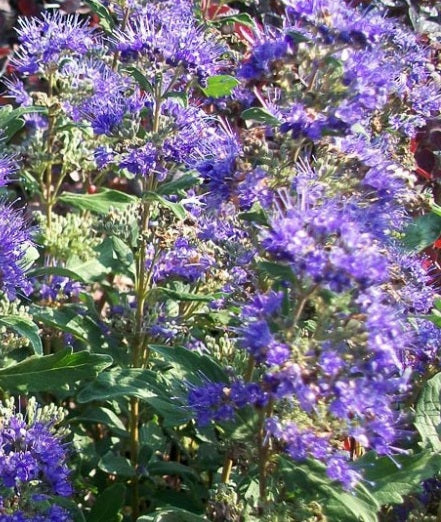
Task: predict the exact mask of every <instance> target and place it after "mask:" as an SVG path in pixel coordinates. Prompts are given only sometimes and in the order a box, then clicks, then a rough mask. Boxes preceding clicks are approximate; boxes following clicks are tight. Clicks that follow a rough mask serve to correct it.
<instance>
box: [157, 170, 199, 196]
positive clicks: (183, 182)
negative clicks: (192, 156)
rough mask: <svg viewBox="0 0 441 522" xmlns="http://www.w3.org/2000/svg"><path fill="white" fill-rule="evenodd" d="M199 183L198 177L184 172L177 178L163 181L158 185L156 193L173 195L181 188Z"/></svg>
mask: <svg viewBox="0 0 441 522" xmlns="http://www.w3.org/2000/svg"><path fill="white" fill-rule="evenodd" d="M199 183H200V178H198V177H197V176H194V175H193V174H184V175H183V176H180V177H179V178H177V179H174V180H172V181H169V182H168V183H164V184H163V185H160V186H159V187H158V194H162V195H169V194H172V195H175V194H177V193H178V192H180V191H181V190H186V189H189V188H191V187H193V186H194V185H198V184H199Z"/></svg>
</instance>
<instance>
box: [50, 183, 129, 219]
mask: <svg viewBox="0 0 441 522" xmlns="http://www.w3.org/2000/svg"><path fill="white" fill-rule="evenodd" d="M59 200H60V201H62V202H63V203H66V204H67V205H71V206H73V207H75V208H79V209H81V210H88V211H90V212H95V213H97V214H107V213H108V212H109V211H110V210H111V208H116V209H118V210H124V209H125V208H126V207H127V206H128V205H130V204H132V203H136V202H137V201H138V198H137V197H136V196H132V195H130V194H126V193H125V192H120V191H119V190H112V189H107V188H103V189H101V191H100V192H97V193H96V194H75V193H73V192H63V193H62V194H61V196H60V197H59Z"/></svg>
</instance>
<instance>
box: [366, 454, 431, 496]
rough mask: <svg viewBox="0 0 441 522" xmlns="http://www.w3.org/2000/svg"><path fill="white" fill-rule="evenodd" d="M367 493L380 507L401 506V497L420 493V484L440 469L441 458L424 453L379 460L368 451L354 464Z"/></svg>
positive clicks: (380, 458)
mask: <svg viewBox="0 0 441 522" xmlns="http://www.w3.org/2000/svg"><path fill="white" fill-rule="evenodd" d="M356 466H357V467H358V466H359V467H360V468H361V470H362V472H363V476H364V478H365V479H366V481H367V483H368V484H370V485H369V486H368V489H369V491H370V492H371V494H372V495H373V496H374V497H375V499H376V500H377V501H378V502H379V503H380V504H381V505H385V504H401V503H402V502H403V501H404V499H403V496H404V495H408V494H409V493H412V492H413V491H418V490H419V489H421V483H422V482H423V481H424V480H426V479H428V478H430V477H433V476H435V475H436V474H437V473H438V472H439V469H440V468H441V455H439V454H435V453H431V452H429V451H424V452H421V453H417V454H415V455H395V456H394V458H393V459H391V458H390V457H378V456H376V455H375V454H374V452H373V451H370V452H369V453H367V454H366V455H365V456H363V457H362V458H361V459H359V460H358V461H357V462H356Z"/></svg>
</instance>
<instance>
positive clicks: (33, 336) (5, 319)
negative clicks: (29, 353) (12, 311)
mask: <svg viewBox="0 0 441 522" xmlns="http://www.w3.org/2000/svg"><path fill="white" fill-rule="evenodd" d="M0 324H2V325H4V326H6V327H8V328H11V330H14V332H16V333H18V334H19V335H21V336H22V337H26V338H27V339H29V341H30V342H31V345H32V348H33V349H34V352H35V353H36V355H43V344H42V342H41V339H40V335H39V333H38V326H37V325H36V324H35V323H34V322H33V321H32V320H31V319H28V318H26V317H20V316H17V315H3V316H0Z"/></svg>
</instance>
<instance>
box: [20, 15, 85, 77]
mask: <svg viewBox="0 0 441 522" xmlns="http://www.w3.org/2000/svg"><path fill="white" fill-rule="evenodd" d="M19 24H20V27H19V29H17V33H18V39H19V42H20V50H19V51H18V52H17V54H16V56H15V57H14V65H15V66H16V67H17V69H18V70H19V71H20V72H22V73H28V74H35V73H37V72H42V70H44V71H45V72H47V71H50V69H51V68H53V67H55V68H57V67H58V64H59V62H60V60H61V59H62V58H63V57H64V56H65V55H67V56H69V55H72V56H78V55H84V54H86V53H87V52H88V51H89V50H90V49H91V48H92V46H93V43H94V42H93V29H92V28H90V27H89V26H88V22H87V21H84V20H81V19H80V18H79V17H78V15H63V14H62V13H61V12H60V11H55V12H45V13H43V14H42V17H41V18H21V19H20V21H19Z"/></svg>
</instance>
